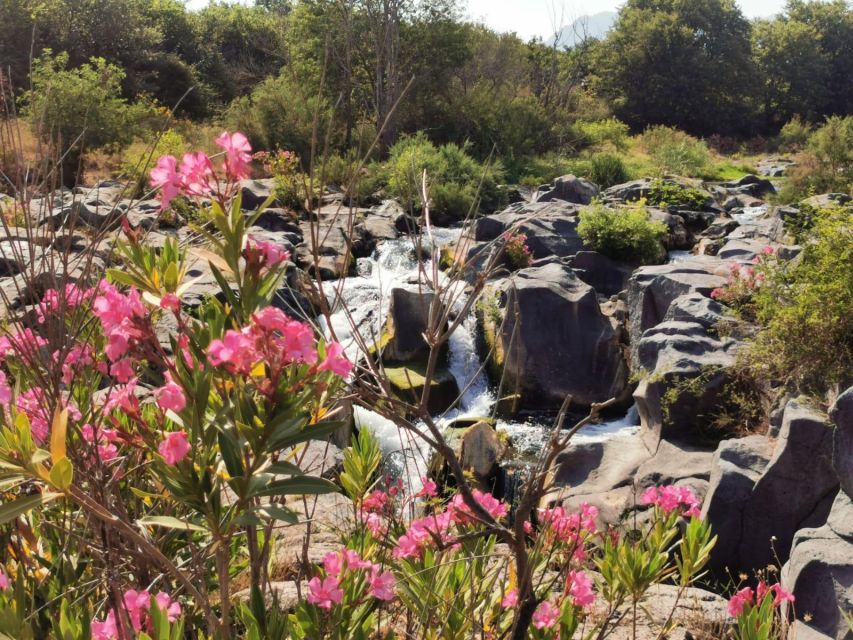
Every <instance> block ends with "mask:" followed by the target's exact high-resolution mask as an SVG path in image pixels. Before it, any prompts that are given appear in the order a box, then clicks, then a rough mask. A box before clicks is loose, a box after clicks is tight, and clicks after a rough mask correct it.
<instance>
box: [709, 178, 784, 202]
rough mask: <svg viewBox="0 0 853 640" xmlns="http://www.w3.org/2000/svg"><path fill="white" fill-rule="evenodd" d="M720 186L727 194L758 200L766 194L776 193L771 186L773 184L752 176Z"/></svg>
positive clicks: (774, 188)
mask: <svg viewBox="0 0 853 640" xmlns="http://www.w3.org/2000/svg"><path fill="white" fill-rule="evenodd" d="M722 186H723V187H725V188H726V189H727V190H728V192H729V193H733V194H736V195H747V196H752V197H753V198H760V197H761V196H763V195H766V194H768V193H776V187H774V186H773V183H772V182H770V180H767V179H766V178H759V177H758V176H755V175H752V174H747V175H745V176H744V177H742V178H741V179H740V180H736V181H733V182H724V183H722ZM744 206H751V205H744Z"/></svg>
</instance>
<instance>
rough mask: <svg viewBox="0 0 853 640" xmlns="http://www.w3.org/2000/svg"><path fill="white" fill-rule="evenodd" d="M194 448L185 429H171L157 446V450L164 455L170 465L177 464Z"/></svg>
mask: <svg viewBox="0 0 853 640" xmlns="http://www.w3.org/2000/svg"><path fill="white" fill-rule="evenodd" d="M190 449H192V446H191V445H190V441H189V436H187V434H186V433H185V432H183V431H170V432H169V433H167V434H165V436H163V442H161V443H160V446H159V447H157V452H158V453H159V454H160V455H161V456H163V459H164V460H165V461H166V464H168V465H176V464H178V463H179V462H180V461H181V460H183V459H184V458H186V457H187V454H188V453H189V452H190Z"/></svg>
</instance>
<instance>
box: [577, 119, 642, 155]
mask: <svg viewBox="0 0 853 640" xmlns="http://www.w3.org/2000/svg"><path fill="white" fill-rule="evenodd" d="M572 131H573V132H574V134H575V136H576V137H577V139H578V142H579V143H580V144H582V145H583V146H596V147H612V148H613V149H615V150H617V151H625V150H626V149H627V148H628V134H629V133H630V130H629V128H628V125H627V124H625V123H624V122H620V121H619V120H617V119H616V118H607V119H606V120H595V121H592V122H588V121H583V120H579V121H577V122H575V124H574V125H572Z"/></svg>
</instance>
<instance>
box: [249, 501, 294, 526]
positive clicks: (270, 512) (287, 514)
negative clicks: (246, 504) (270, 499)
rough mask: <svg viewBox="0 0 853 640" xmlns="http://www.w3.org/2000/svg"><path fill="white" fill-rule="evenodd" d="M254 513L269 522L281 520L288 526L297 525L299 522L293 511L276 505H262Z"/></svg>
mask: <svg viewBox="0 0 853 640" xmlns="http://www.w3.org/2000/svg"><path fill="white" fill-rule="evenodd" d="M255 511H256V513H257V514H258V515H260V516H261V517H265V518H269V519H270V520H281V521H283V522H287V523H288V524H297V523H298V522H299V518H298V517H297V515H296V514H295V513H294V512H293V511H291V510H290V509H287V508H285V507H281V506H278V505H273V504H268V505H264V506H262V507H258V508H257V509H256V510H255Z"/></svg>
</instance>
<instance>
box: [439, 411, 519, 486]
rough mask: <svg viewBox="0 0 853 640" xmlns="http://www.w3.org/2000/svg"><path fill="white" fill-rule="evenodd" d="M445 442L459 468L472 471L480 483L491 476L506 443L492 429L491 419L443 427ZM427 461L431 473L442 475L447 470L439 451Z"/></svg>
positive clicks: (504, 450)
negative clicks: (456, 460) (457, 460)
mask: <svg viewBox="0 0 853 640" xmlns="http://www.w3.org/2000/svg"><path fill="white" fill-rule="evenodd" d="M445 437H446V438H447V443H448V445H450V447H451V448H452V449H453V451H454V453H455V454H456V456H457V458H458V459H459V462H460V463H461V464H462V468H463V469H466V470H468V471H471V472H472V473H473V474H474V477H475V478H476V479H477V480H479V481H480V482H481V483H483V482H485V481H486V480H488V479H490V478H491V477H492V476H494V474H495V472H496V471H497V470H498V463H499V462H500V461H501V459H502V458H503V456H504V453H505V452H506V445H505V444H504V442H503V441H502V440H501V438H500V437H499V436H498V433H497V431H495V426H494V424H493V422H492V421H485V420H482V421H479V422H476V423H474V424H473V425H471V426H468V427H464V428H459V427H456V426H451V427H449V428H448V429H446V430H445ZM434 455H435V459H434V460H433V462H432V463H431V464H430V468H431V469H433V470H434V472H433V475H435V476H436V477H441V476H442V475H444V474H445V473H448V471H447V470H446V469H445V468H444V467H445V464H444V460H443V458H441V456H440V455H439V454H434Z"/></svg>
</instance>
